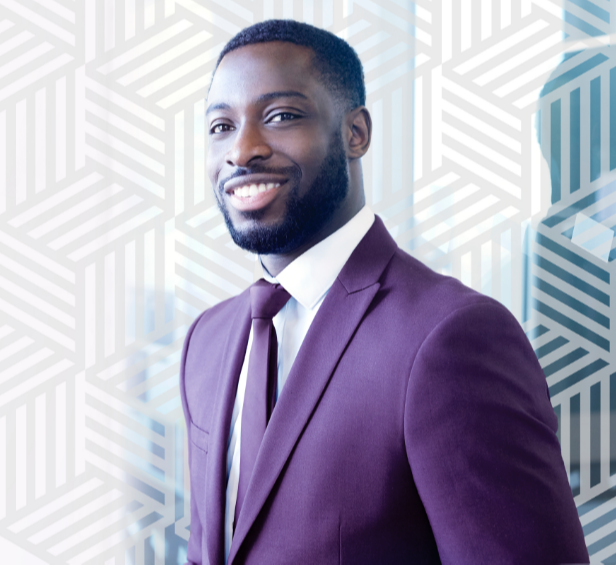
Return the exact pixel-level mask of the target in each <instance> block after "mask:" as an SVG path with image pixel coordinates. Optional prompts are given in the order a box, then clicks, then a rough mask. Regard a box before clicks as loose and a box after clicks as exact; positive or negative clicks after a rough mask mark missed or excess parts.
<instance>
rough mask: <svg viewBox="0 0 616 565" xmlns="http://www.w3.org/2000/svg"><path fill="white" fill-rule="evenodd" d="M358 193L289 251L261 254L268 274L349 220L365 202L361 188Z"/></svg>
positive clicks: (279, 269) (275, 271) (280, 267)
mask: <svg viewBox="0 0 616 565" xmlns="http://www.w3.org/2000/svg"><path fill="white" fill-rule="evenodd" d="M359 194H360V198H356V199H355V201H354V202H349V203H348V204H347V205H346V206H344V207H343V208H341V209H340V211H339V213H338V214H335V215H334V217H333V218H332V220H331V221H330V222H328V223H327V224H326V225H325V226H323V227H322V228H321V229H320V230H319V231H318V232H317V233H316V234H314V235H313V236H312V237H311V238H310V239H309V240H308V241H306V242H305V243H303V244H302V245H300V246H299V247H297V248H296V249H294V250H293V251H291V252H289V253H271V254H269V255H261V256H260V258H261V265H262V266H263V267H264V268H265V269H266V270H267V272H268V273H269V274H270V276H272V277H276V276H277V275H278V273H280V271H282V270H283V269H284V268H285V267H287V265H289V264H290V263H292V262H293V261H294V260H295V259H297V258H298V257H299V256H300V255H301V254H302V253H305V252H306V251H308V249H310V248H311V247H313V246H315V245H316V244H317V243H320V242H321V241H323V240H324V239H325V238H327V237H329V236H330V235H332V234H333V233H334V232H336V231H337V230H339V229H340V228H341V227H342V226H344V225H345V224H346V223H347V222H348V221H349V220H351V219H352V218H353V217H354V216H355V215H356V214H357V213H358V212H359V211H360V210H361V209H362V208H363V207H364V206H365V204H366V200H365V197H364V194H363V190H362V191H361V193H359Z"/></svg>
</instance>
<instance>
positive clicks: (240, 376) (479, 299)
mask: <svg viewBox="0 0 616 565" xmlns="http://www.w3.org/2000/svg"><path fill="white" fill-rule="evenodd" d="M207 104H208V106H207V120H208V124H209V153H208V162H207V168H208V174H209V177H210V180H211V182H212V187H213V189H214V193H215V196H216V199H217V201H218V204H219V207H220V210H221V212H222V213H223V216H224V218H225V222H226V224H227V227H228V229H229V231H230V233H231V236H232V238H233V240H234V241H235V243H237V244H238V245H239V246H241V247H242V248H244V249H247V250H249V251H252V252H254V253H257V254H258V255H259V258H260V260H261V263H262V265H263V268H264V273H265V279H261V280H259V281H257V282H256V283H255V284H253V285H252V286H251V287H250V288H249V289H247V290H246V291H245V292H243V293H241V294H240V295H239V296H236V297H234V298H232V299H230V300H226V301H224V302H222V303H220V304H218V305H217V306H215V307H213V308H210V309H209V310H207V311H205V312H204V313H203V314H202V315H201V316H199V318H198V319H197V320H196V321H195V323H194V324H193V325H192V327H191V329H190V330H189V332H188V335H187V338H186V342H185V346H184V354H183V357H182V365H181V392H182V400H183V406H184V411H185V416H186V423H187V429H188V435H189V452H190V457H189V463H190V477H191V535H190V541H189V544H188V560H189V563H190V564H206V563H207V564H210V565H222V564H223V563H235V564H239V563H247V564H260V565H261V564H268V565H269V564H276V563H280V564H288V563H306V564H328V563H332V564H334V563H336V564H339V563H350V564H353V565H362V564H374V563H384V564H387V565H396V564H402V563H412V564H437V563H451V564H456V565H461V564H473V565H477V564H481V563H486V564H492V563H511V564H519V563H541V564H552V563H584V562H588V554H587V552H586V549H585V545H584V538H583V535H582V530H581V527H580V523H579V520H578V517H577V513H576V510H575V505H574V503H573V499H572V496H571V491H570V489H569V485H568V482H567V476H566V473H565V469H564V465H563V461H562V458H561V455H560V448H559V444H558V439H557V436H556V434H555V432H556V429H557V420H556V417H555V415H554V412H553V410H552V407H551V405H550V401H549V397H548V395H547V387H546V382H545V378H544V376H543V373H542V371H541V368H540V366H539V364H538V362H537V359H536V357H535V355H534V353H533V351H532V349H531V347H530V344H529V342H528V340H527V339H526V337H525V335H524V333H523V331H522V329H521V328H520V326H519V325H518V323H517V322H516V320H515V319H514V318H513V317H512V316H511V314H510V313H509V312H508V311H507V310H506V309H505V308H504V307H502V306H501V305H500V304H498V303H497V302H495V301H494V300H492V299H490V298H488V297H485V296H482V295H480V294H478V293H476V292H474V291H472V290H470V289H468V288H466V287H464V286H463V285H462V284H460V283H459V282H458V281H457V280H455V279H453V278H450V277H444V276H441V275H439V274H436V273H434V272H433V271H431V270H430V269H428V268H427V267H426V266H424V265H422V264H421V263H419V262H418V261H416V260H415V259H413V258H412V257H411V256H409V255H408V254H406V253H405V252H404V251H402V250H401V249H399V248H398V247H397V245H396V244H395V242H394V241H393V239H392V238H391V237H390V236H389V234H388V233H387V230H386V229H385V227H384V225H383V222H382V221H381V220H380V219H379V218H378V217H376V216H375V215H374V213H373V212H372V211H371V210H370V209H369V208H368V207H367V206H366V205H365V198H364V189H363V182H362V171H361V161H360V159H361V157H362V156H363V155H364V154H365V153H366V151H367V150H368V147H369V145H370V135H371V120H370V115H369V113H368V110H367V109H366V108H365V87H364V81H363V72H362V67H361V63H360V61H359V59H358V58H357V55H356V54H355V52H354V51H353V49H351V47H350V46H349V45H348V44H347V43H345V42H344V41H342V40H341V39H339V38H337V37H336V36H334V35H332V34H330V33H328V32H325V31H323V30H319V29H317V28H314V27H312V26H308V25H305V24H300V23H297V22H293V21H281V20H271V21H267V22H263V23H260V24H256V25H254V26H252V27H250V28H247V29H245V30H243V31H242V32H240V33H239V34H238V35H237V36H236V37H235V38H233V39H232V40H231V41H230V42H229V43H228V44H227V46H226V47H225V48H224V50H223V52H222V53H221V55H220V58H219V60H218V64H217V67H216V70H215V74H214V78H213V80H212V84H211V88H210V92H209V95H208V100H207Z"/></svg>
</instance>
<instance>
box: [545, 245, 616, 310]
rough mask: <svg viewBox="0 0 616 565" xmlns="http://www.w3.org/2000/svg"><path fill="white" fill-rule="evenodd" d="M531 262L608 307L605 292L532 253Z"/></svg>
mask: <svg viewBox="0 0 616 565" xmlns="http://www.w3.org/2000/svg"><path fill="white" fill-rule="evenodd" d="M533 261H534V262H535V264H536V265H538V266H539V268H541V269H543V270H544V271H547V272H548V273H550V274H551V275H554V276H555V277H558V278H559V279H560V280H561V281H564V282H566V283H567V284H569V285H571V286H572V287H574V288H577V289H578V290H581V291H582V292H583V293H584V294H587V295H588V296H590V297H592V298H594V299H595V300H597V301H598V302H601V304H604V305H605V306H609V305H610V296H609V295H608V294H606V293H605V292H601V291H600V290H599V289H598V288H597V287H596V286H593V285H591V284H588V283H587V282H586V281H583V280H582V279H580V278H578V277H576V276H575V275H572V274H571V273H570V272H569V271H565V269H561V268H560V267H559V266H558V265H555V264H554V263H552V262H551V261H548V260H547V259H546V258H545V257H541V255H539V254H537V253H533Z"/></svg>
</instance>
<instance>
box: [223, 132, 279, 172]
mask: <svg viewBox="0 0 616 565" xmlns="http://www.w3.org/2000/svg"><path fill="white" fill-rule="evenodd" d="M271 154H272V148H271V147H270V146H269V144H268V143H267V141H266V139H265V138H264V137H263V134H262V132H261V131H260V129H259V127H258V126H257V125H256V124H249V123H245V124H243V125H242V126H241V127H240V128H239V129H238V130H237V134H236V135H235V139H234V142H233V145H232V146H231V148H230V149H229V152H228V153H227V156H226V157H227V163H228V164H229V165H232V166H234V167H248V166H249V165H250V164H252V163H254V161H258V160H262V159H267V158H268V157H270V156H271Z"/></svg>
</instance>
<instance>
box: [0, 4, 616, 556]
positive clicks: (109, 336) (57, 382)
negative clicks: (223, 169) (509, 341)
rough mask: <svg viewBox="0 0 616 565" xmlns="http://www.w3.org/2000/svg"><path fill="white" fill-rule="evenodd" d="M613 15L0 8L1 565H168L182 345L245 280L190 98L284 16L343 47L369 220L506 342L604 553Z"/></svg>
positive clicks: (614, 203)
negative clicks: (350, 68) (357, 103)
mask: <svg viewBox="0 0 616 565" xmlns="http://www.w3.org/2000/svg"><path fill="white" fill-rule="evenodd" d="M614 4H616V3H615V2H613V1H612V2H610V1H609V0H564V3H563V0H518V1H514V2H512V1H511V0H468V1H466V2H457V1H456V0H442V1H436V0H418V1H417V2H415V3H413V2H410V1H408V0H379V1H378V2H376V1H374V0H341V1H340V2H338V1H337V0H336V1H334V0H301V1H298V0H224V1H222V0H123V1H120V0H81V1H76V0H0V550H1V551H2V555H5V556H6V555H9V556H11V557H10V558H7V559H8V561H6V562H14V563H37V564H40V563H43V564H44V563H48V564H53V565H55V564H58V565H60V564H62V565H66V564H70V565H78V564H86V563H87V564H94V563H96V564H99V563H101V564H103V563H104V564H105V565H142V564H148V565H149V564H155V565H162V564H165V565H167V564H172V565H175V564H177V563H183V559H184V556H185V547H186V541H187V539H188V535H189V512H188V508H189V496H190V492H189V484H188V472H187V468H186V436H185V425H184V420H183V415H182V410H181V405H180V400H179V395H178V388H177V383H178V367H179V359H180V353H181V347H182V343H183V339H184V336H185V333H186V330H187V328H188V326H189V325H190V323H191V321H192V320H193V319H194V318H195V317H196V316H197V315H198V313H200V312H201V311H203V310H204V309H206V308H208V307H209V306H211V305H213V304H216V303H217V302H219V301H220V300H223V299H225V298H227V297H229V296H232V295H234V294H237V293H238V292H240V291H241V290H243V289H244V288H246V286H247V285H249V284H250V283H251V282H252V281H253V280H254V278H255V276H258V270H257V269H256V263H255V261H254V257H253V256H251V255H250V254H247V253H246V252H244V251H242V250H241V249H238V248H237V247H235V245H234V244H233V243H232V242H231V240H230V237H229V235H228V234H227V231H226V228H225V226H224V222H223V220H222V217H221V216H220V214H219V213H218V210H217V208H216V206H215V201H214V198H213V196H212V194H211V188H210V186H209V183H208V181H207V179H206V176H205V153H206V150H207V143H208V139H207V132H206V123H205V115H204V114H205V95H206V92H207V86H208V84H209V80H210V78H211V71H212V68H213V65H214V63H215V60H216V57H217V55H218V52H219V51H220V49H221V47H222V46H223V45H224V44H225V43H226V41H228V39H230V37H231V36H232V35H233V34H235V33H236V32H237V31H239V30H240V29H241V28H243V27H245V26H247V25H250V24H251V23H254V22H256V21H260V20H263V19H267V18H271V17H284V18H294V19H297V20H301V21H307V22H310V23H314V24H315V25H317V26H320V27H324V28H326V29H328V30H331V31H333V32H334V33H337V34H339V35H340V36H341V37H343V38H345V39H347V40H348V41H349V42H350V43H351V44H352V45H353V46H354V47H355V49H356V50H357V52H358V53H359V55H360V58H361V59H362V62H363V64H364V70H365V74H366V85H367V92H368V103H367V105H368V108H369V110H370V112H371V114H372V117H373V123H374V132H373V142H372V146H371V148H370V151H369V152H368V154H367V156H366V157H364V159H363V170H364V179H365V185H366V190H367V201H368V203H369V205H370V206H371V207H372V209H373V210H374V211H375V212H376V213H377V214H379V215H380V216H381V217H382V218H383V219H384V220H385V223H386V225H387V227H388V229H389V230H390V231H391V233H392V234H393V235H394V237H395V238H396V240H397V241H398V244H399V245H400V246H401V247H403V248H404V249H406V250H408V251H409V252H411V253H412V254H413V255H414V256H416V257H417V258H418V259H420V260H422V261H424V262H425V263H426V264H428V265H429V266H431V267H432V268H433V269H435V270H437V271H439V272H443V273H446V274H451V275H453V276H455V277H458V278H459V279H461V280H462V281H463V282H464V283H465V284H467V285H469V286H472V287H473V288H476V289H478V290H480V291H482V292H484V293H485V294H488V295H490V296H493V297H495V298H496V299H498V300H500V301H501V302H502V303H503V304H505V305H506V306H507V307H508V308H509V309H510V310H511V311H512V312H513V313H514V315H515V316H516V317H517V318H518V319H519V320H520V322H521V323H522V324H523V327H524V329H525V330H526V331H527V333H528V336H529V339H531V342H532V343H533V346H534V348H535V350H536V353H537V355H538V357H539V359H540V362H541V364H542V367H543V368H544V371H545V373H546V378H547V379H548V385H549V386H550V390H551V394H552V400H553V405H554V407H555V410H556V413H557V415H558V416H559V421H560V428H559V436H560V440H561V445H562V451H563V458H564V460H565V465H566V467H567V471H568V473H569V475H570V479H571V486H572V489H573V493H574V495H575V500H576V503H577V505H578V508H579V512H580V516H581V520H582V524H583V526H584V531H585V534H586V540H587V544H588V546H589V550H590V552H591V556H592V558H593V562H597V563H600V562H602V563H616V557H615V556H616V368H615V367H616V360H615V359H614V351H613V349H614V348H615V347H616V344H614V343H612V342H614V341H615V339H614V338H613V336H614V329H613V326H614V323H616V320H615V316H614V303H615V302H616V296H615V294H616V292H615V291H614V288H615V284H614V280H615V278H616V273H615V267H614V265H616V260H615V258H616V250H615V247H616V240H615V239H614V231H616V180H615V179H616V174H614V171H615V170H616V118H615V117H612V116H616V70H614V69H616V56H615V55H613V54H612V51H611V48H609V47H606V45H607V44H608V43H609V39H610V38H609V34H610V33H611V32H612V29H613V26H612V23H611V22H613V21H614V19H615V18H616V11H615V6H614ZM565 53H566V54H567V57H566V60H565V61H564V62H562V59H563V54H565ZM546 83H547V85H546ZM539 142H540V144H539ZM544 155H545V156H546V157H547V158H544Z"/></svg>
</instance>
